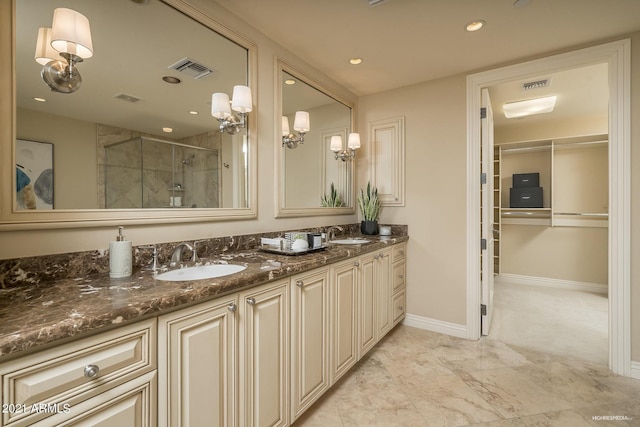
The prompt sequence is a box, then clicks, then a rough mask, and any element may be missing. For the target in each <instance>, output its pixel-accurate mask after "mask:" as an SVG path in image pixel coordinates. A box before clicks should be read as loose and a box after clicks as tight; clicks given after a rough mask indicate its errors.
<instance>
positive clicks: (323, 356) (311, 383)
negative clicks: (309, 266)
mask: <svg viewBox="0 0 640 427" xmlns="http://www.w3.org/2000/svg"><path fill="white" fill-rule="evenodd" d="M329 385H330V377H329V268H328V267H325V268H320V269H316V270H312V271H310V272H307V273H303V274H298V275H296V276H293V277H292V278H291V421H292V422H293V421H295V420H296V419H297V418H298V416H300V415H301V414H302V413H303V412H304V411H305V410H306V409H307V408H308V407H309V406H311V405H312V404H313V403H314V402H315V401H316V400H317V399H318V398H319V397H320V396H321V395H322V394H323V393H324V392H325V391H326V390H327V389H328V388H329Z"/></svg>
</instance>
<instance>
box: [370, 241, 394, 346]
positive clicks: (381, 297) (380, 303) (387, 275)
mask: <svg viewBox="0 0 640 427" xmlns="http://www.w3.org/2000/svg"><path fill="white" fill-rule="evenodd" d="M374 261H375V264H374V282H375V286H374V288H375V292H376V341H379V340H380V338H382V337H383V336H385V335H386V334H387V332H389V331H390V330H391V328H392V327H393V308H392V306H391V295H392V287H393V283H392V280H391V248H388V249H384V250H381V251H378V252H377V253H376V255H374Z"/></svg>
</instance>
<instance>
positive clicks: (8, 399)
mask: <svg viewBox="0 0 640 427" xmlns="http://www.w3.org/2000/svg"><path fill="white" fill-rule="evenodd" d="M156 336H157V331H156V321H155V319H150V320H147V321H143V322H138V323H135V324H132V325H128V326H123V327H121V328H118V329H115V330H112V331H108V332H103V333H101V334H98V335H95V336H91V337H88V338H84V339H81V340H78V341H75V342H72V343H69V344H67V345H64V346H59V347H56V348H53V349H50V350H47V351H41V352H38V353H35V354H33V355H27V356H24V357H21V358H18V359H15V360H10V361H7V362H4V363H2V364H1V365H0V376H1V378H2V405H3V409H5V408H6V409H5V410H3V414H2V425H3V426H16V427H18V426H30V425H38V426H54V425H55V426H57V425H61V424H65V423H70V424H75V423H89V424H101V423H103V424H104V423H107V424H104V425H136V426H152V425H155V424H156V413H157V409H156V388H157V383H156Z"/></svg>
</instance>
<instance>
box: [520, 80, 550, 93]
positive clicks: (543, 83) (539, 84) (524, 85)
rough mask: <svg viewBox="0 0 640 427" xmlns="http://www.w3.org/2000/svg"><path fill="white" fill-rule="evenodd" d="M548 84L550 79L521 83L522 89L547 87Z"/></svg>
mask: <svg viewBox="0 0 640 427" xmlns="http://www.w3.org/2000/svg"><path fill="white" fill-rule="evenodd" d="M550 84H551V79H542V80H536V81H535V82H526V83H522V89H524V90H531V89H540V88H542V87H547V86H549V85H550Z"/></svg>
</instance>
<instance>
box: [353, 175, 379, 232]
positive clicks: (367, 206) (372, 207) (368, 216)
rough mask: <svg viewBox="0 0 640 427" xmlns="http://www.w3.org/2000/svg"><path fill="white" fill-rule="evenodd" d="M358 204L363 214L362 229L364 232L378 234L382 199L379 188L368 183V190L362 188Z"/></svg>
mask: <svg viewBox="0 0 640 427" xmlns="http://www.w3.org/2000/svg"><path fill="white" fill-rule="evenodd" d="M358 206H359V207H360V213H361V214H362V222H360V231H361V232H362V234H378V215H379V214H380V199H378V189H377V188H376V187H373V186H372V185H371V182H368V183H367V191H366V192H365V191H364V190H363V189H362V188H361V189H360V194H359V195H358Z"/></svg>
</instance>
